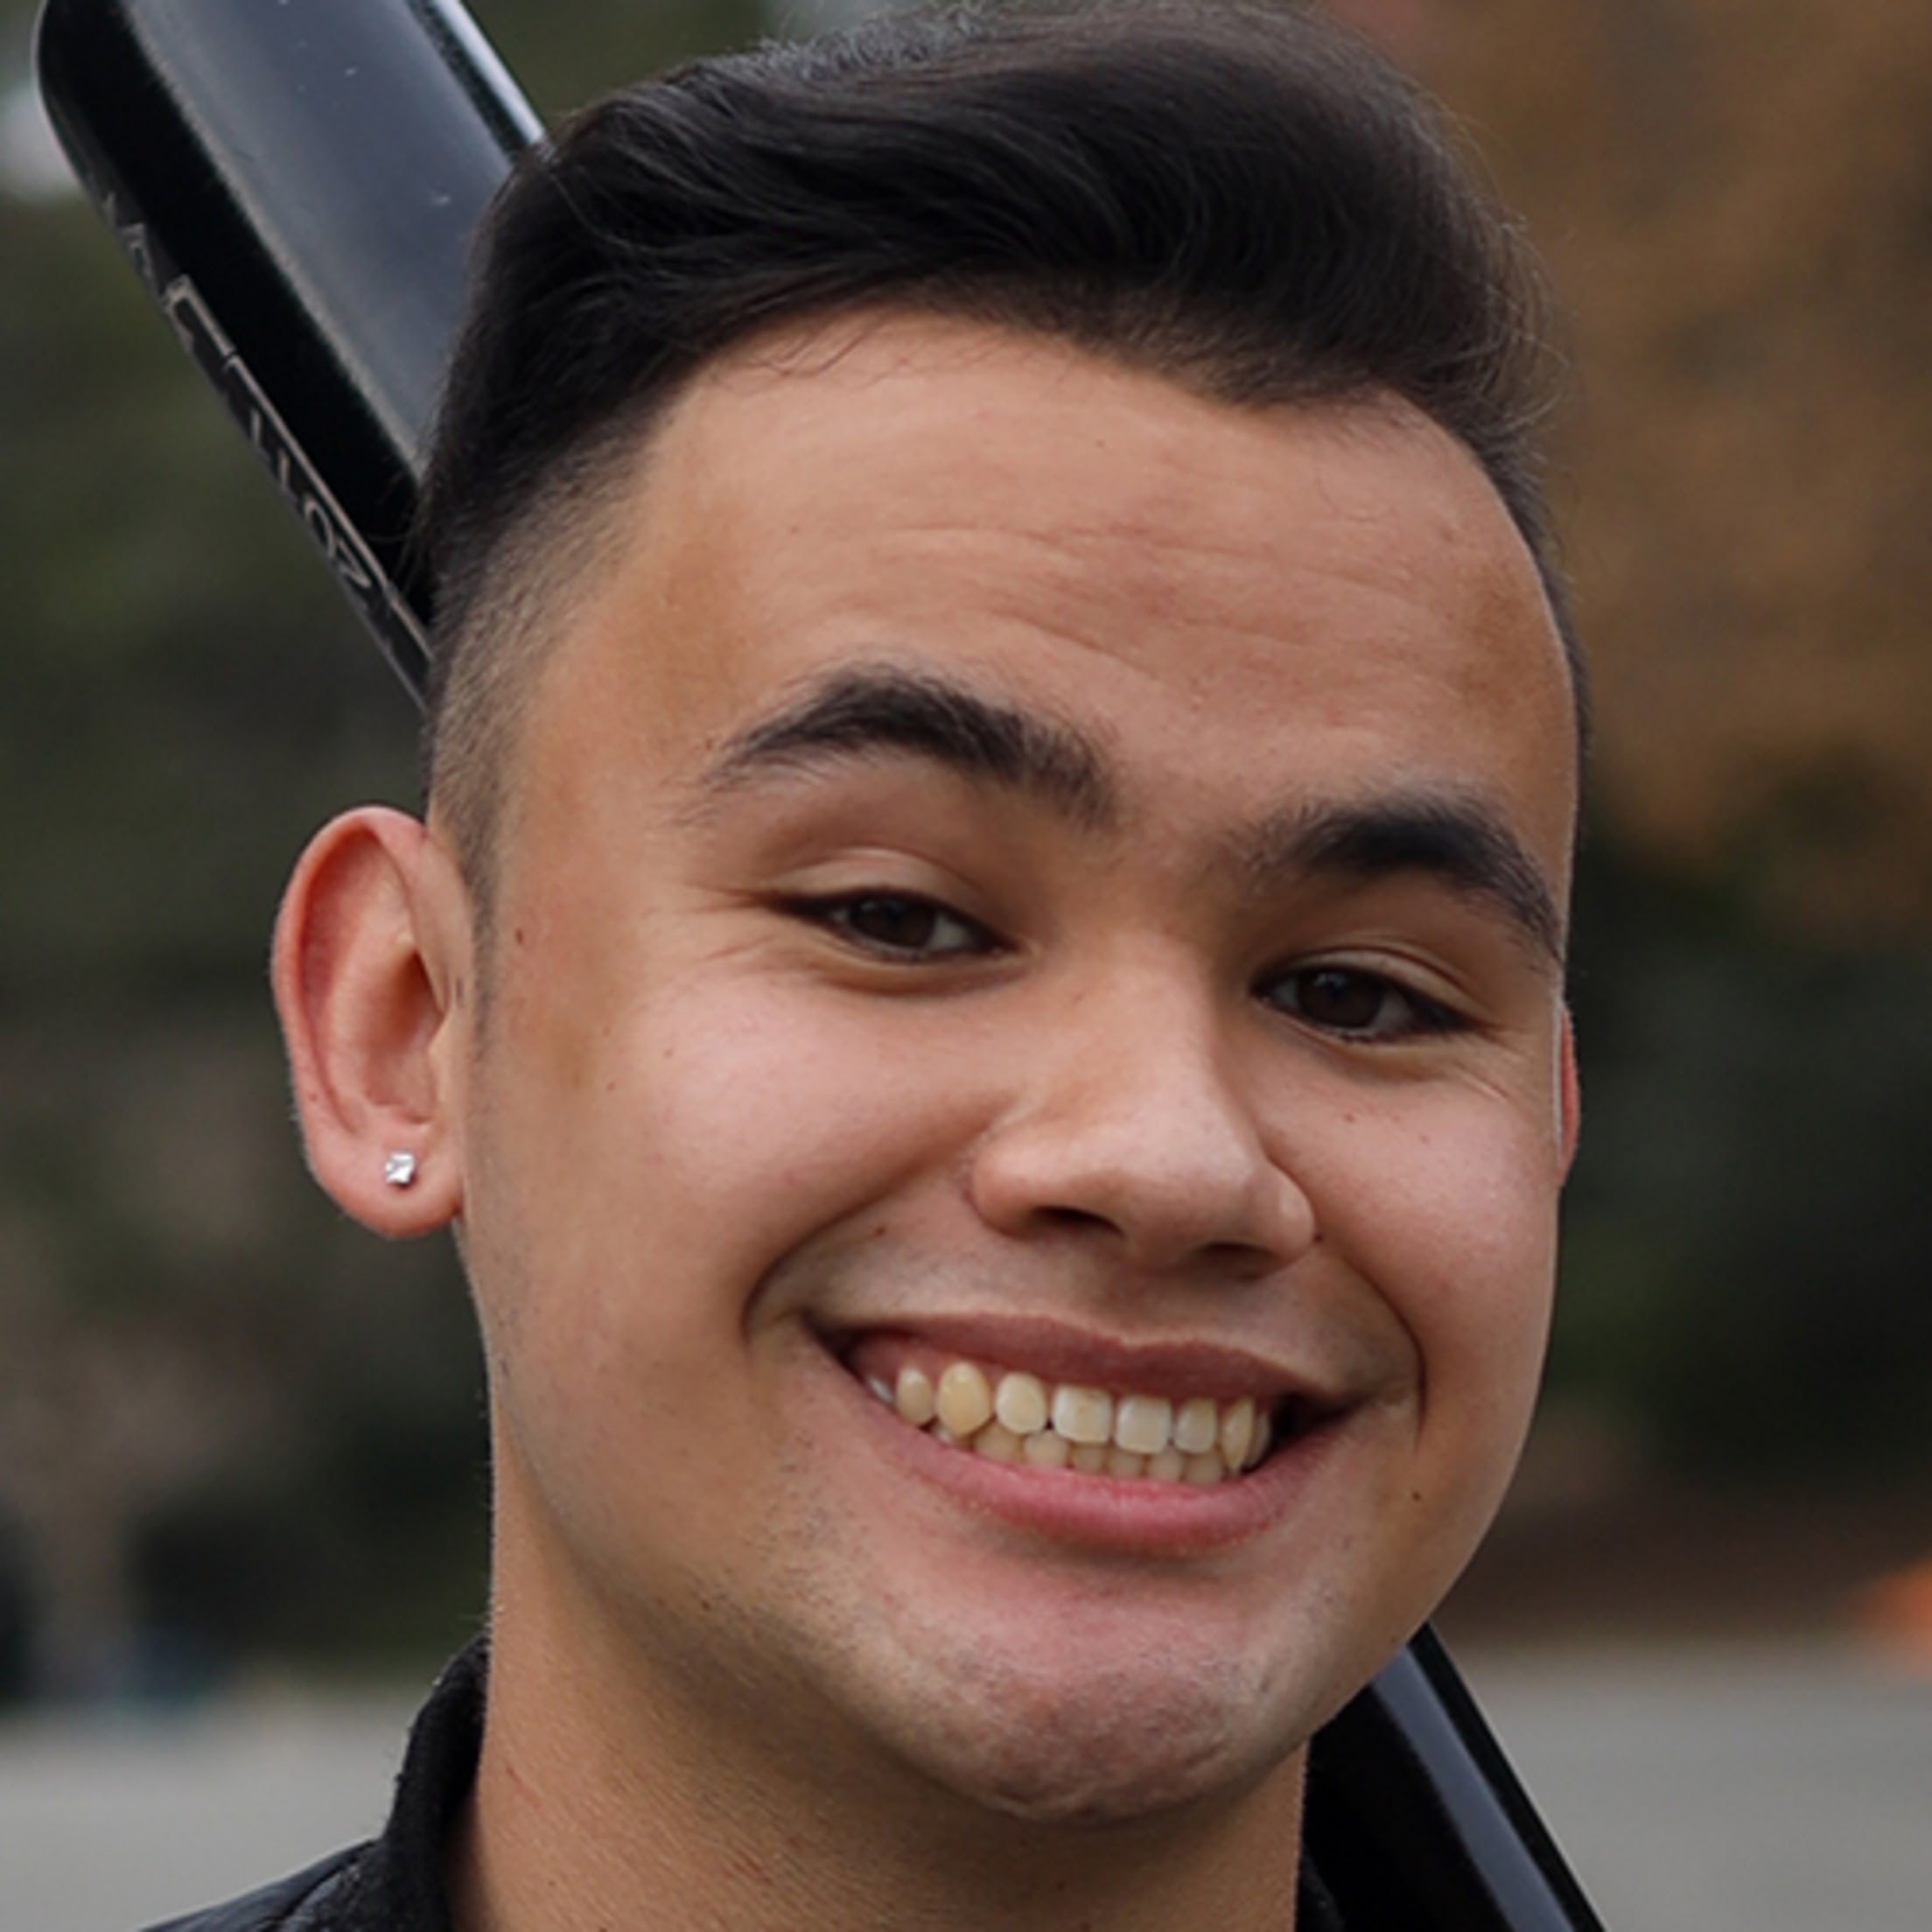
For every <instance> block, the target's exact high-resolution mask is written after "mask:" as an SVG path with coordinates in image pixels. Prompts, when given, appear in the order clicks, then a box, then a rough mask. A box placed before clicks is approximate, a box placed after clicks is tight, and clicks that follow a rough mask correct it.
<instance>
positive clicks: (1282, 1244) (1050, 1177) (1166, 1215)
mask: <svg viewBox="0 0 1932 1932" xmlns="http://www.w3.org/2000/svg"><path fill="white" fill-rule="evenodd" d="M1047 1032H1048V1036H1049V1037H1048V1040H1047V1044H1046V1046H1045V1047H1044V1049H1043V1050H1040V1051H1036V1052H1033V1053H1031V1054H1029V1055H1028V1056H1027V1063H1026V1066H1025V1067H1024V1068H1021V1070H1020V1071H1019V1075H1018V1076H1017V1077H1016V1079H1015V1081H1014V1082H1013V1089H1012V1099H1011V1103H1010V1104H1009V1105H1008V1107H1007V1108H1006V1110H1005V1112H1004V1113H1003V1114H1002V1115H1001V1117H999V1118H998V1121H996V1123H995V1124H994V1125H993V1126H992V1127H991V1129H989V1130H988V1131H987V1132H986V1133H985V1134H984V1135H983V1137H982V1138H981V1139H980V1140H979V1142H978V1143H977V1145H976V1146H975V1148H974V1150H973V1153H972V1157H971V1167H970V1183H969V1185H970V1193H971V1196H972V1201H973V1205H974V1207H975V1208H976V1209H977V1212H978V1214H979V1215H980V1216H981V1218H982V1219H983V1220H984V1221H985V1222H987V1223H988V1224H989V1225H991V1226H992V1227H994V1228H996V1229H998V1230H999V1231H1000V1232H1001V1233H1002V1234H1005V1235H1011V1236H1020V1237H1028V1236H1039V1235H1040V1234H1041V1233H1044V1232H1048V1231H1055V1230H1058V1231H1065V1230H1071V1229H1086V1230H1089V1231H1090V1232H1092V1233H1094V1234H1096V1236H1103V1237H1104V1238H1106V1239H1108V1240H1110V1241H1111V1242H1113V1243H1117V1245H1118V1248H1119V1250H1120V1258H1121V1259H1122V1261H1123V1262H1124V1264H1127V1265H1129V1266H1131V1267H1132V1268H1134V1269H1135V1270H1136V1271H1145V1272H1150V1273H1152V1272H1165V1271H1176V1270H1183V1269H1187V1268H1190V1267H1195V1266H1205V1267H1211V1268H1213V1269H1215V1270H1217V1271H1232V1272H1236V1273H1239V1274H1243V1275H1252V1274H1259V1273H1264V1272H1266V1271H1270V1270H1272V1269H1275V1268H1278V1267H1282V1266H1285V1265H1286V1264H1288V1263H1289V1262H1292V1261H1293V1260H1294V1259H1295V1258H1296V1257H1298V1256H1299V1255H1301V1254H1303V1253H1305V1252H1306V1250H1308V1249H1309V1248H1310V1247H1311V1246H1312V1245H1313V1243H1314V1241H1315V1239H1316V1238H1317V1224H1316V1217H1315V1212H1314V1208H1313V1203H1312V1201H1310V1199H1309V1197H1308V1195H1307V1194H1306V1192H1305V1191H1304V1190H1303V1188H1302V1187H1301V1186H1300V1185H1299V1183H1298V1182H1297V1180H1296V1179H1295V1178H1294V1176H1293V1175H1292V1173H1290V1172H1289V1171H1288V1168H1287V1166H1285V1164H1284V1162H1283V1161H1282V1160H1281V1159H1278V1158H1277V1157H1276V1156H1275V1155H1274V1154H1271V1151H1270V1145H1269V1139H1270V1137H1269V1136H1268V1134H1267V1132H1266V1131H1265V1125H1264V1122H1263V1121H1262V1120H1261V1119H1260V1118H1259V1117H1257V1112H1256V1110H1255V1108H1254V1105H1253V1103H1252V1102H1251V1100H1250V1097H1248V1096H1247V1095H1246V1094H1245V1093H1244V1091H1243V1082H1242V1080H1241V1078H1240V1075H1239V1068H1238V1066H1237V1065H1236V1060H1237V1054H1238V1050H1239V1042H1237V1041H1236V1040H1233V1039H1231V1038H1229V1025H1228V1022H1227V1020H1226V1019H1225V1017H1224V1016H1221V1015H1217V1014H1216V1013H1215V1011H1214V1010H1213V1002H1212V998H1211V997H1210V996H1209V995H1208V993H1207V992H1206V991H1202V990H1198V989H1194V988H1190V987H1187V986H1175V985H1171V984H1162V983H1160V982H1159V980H1158V979H1157V977H1156V976H1153V975H1152V974H1143V975H1140V976H1138V979H1137V980H1136V981H1130V980H1127V979H1125V978H1119V979H1117V980H1115V981H1114V982H1112V983H1110V984H1109V985H1108V986H1107V987H1106V988H1104V989H1102V990H1099V991H1096V992H1095V993H1093V994H1092V995H1090V996H1089V997H1088V998H1082V999H1078V1000H1075V1001H1070V1002H1068V1005H1066V1006H1063V1007H1061V1009H1060V1010H1058V1011H1057V1012H1055V1014H1054V1019H1053V1021H1052V1023H1051V1025H1050V1026H1049V1027H1048V1029H1047Z"/></svg>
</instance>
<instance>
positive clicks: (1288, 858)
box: [1237, 792, 1564, 963]
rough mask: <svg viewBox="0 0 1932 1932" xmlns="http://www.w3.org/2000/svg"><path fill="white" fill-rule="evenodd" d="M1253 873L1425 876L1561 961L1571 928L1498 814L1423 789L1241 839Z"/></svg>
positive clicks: (1277, 822)
mask: <svg viewBox="0 0 1932 1932" xmlns="http://www.w3.org/2000/svg"><path fill="white" fill-rule="evenodd" d="M1237 856H1238V859H1239V862H1240V865H1241V867H1242V869H1243V872H1247V873H1248V874H1249V875H1250V877H1253V878H1257V879H1276V878H1279V877H1281V876H1283V875H1301V876H1306V875H1309V874H1315V875H1318V876H1319V875H1320V874H1323V873H1327V874H1330V875H1339V876H1341V877H1343V878H1348V879H1363V880H1372V879H1392V878H1396V877H1397V876H1399V875H1401V874H1403V873H1405V872H1420V873H1424V874H1425V875H1428V876H1432V877H1433V878H1437V879H1441V880H1443V881H1444V882H1445V883H1446V885H1448V886H1450V887H1451V888H1452V889H1453V890H1454V891H1456V892H1458V893H1462V894H1464V895H1466V896H1467V897H1468V898H1471V899H1476V900H1486V901H1488V903H1489V904H1490V905H1492V906H1494V907H1496V908H1497V909H1498V910H1500V911H1501V912H1502V914H1504V915H1505V916H1506V917H1507V918H1508V919H1509V922H1510V923H1511V924H1512V925H1514V926H1515V927H1516V928H1517V929H1518V930H1519V931H1520V932H1521V933H1522V935H1523V937H1524V938H1525V939H1527V940H1528V941H1530V943H1531V944H1532V945H1534V946H1535V947H1536V949H1537V950H1538V951H1539V952H1543V953H1545V954H1547V955H1548V956H1550V957H1551V959H1553V960H1556V961H1558V963H1560V962H1561V960H1562V958H1563V952H1564V922H1563V918H1562V915H1561V914H1559V913H1558V909H1557V898H1556V894H1555V893H1554V892H1553V891H1552V890H1551V885H1550V882H1549V880H1548V879H1545V877H1544V873H1543V870H1542V868H1541V867H1540V866H1539V865H1537V862H1536V860H1535V859H1534V858H1531V857H1530V853H1529V851H1527V850H1526V849H1525V847H1524V846H1523V843H1522V841H1521V840H1520V839H1518V838H1517V837H1516V834H1515V833H1514V832H1513V831H1511V830H1509V826H1508V825H1507V824H1506V823H1504V822H1503V821H1502V818H1500V817H1499V816H1497V814H1496V813H1495V810H1494V809H1493V808H1491V807H1490V806H1488V805H1487V804H1485V803H1484V802H1481V800H1477V799H1470V798H1463V797H1459V796H1456V795H1442V794H1439V793H1431V792H1424V793H1419V794H1417V795H1410V796H1401V795H1398V796H1395V797H1383V798H1377V799H1374V800H1371V801H1369V802H1366V803H1363V804H1360V805H1349V804H1323V805H1317V806H1313V807H1301V808H1298V809H1292V810H1290V811H1287V812H1285V813H1283V814H1281V815H1280V816H1278V817H1276V818H1273V819H1271V820H1269V821H1267V822H1266V823H1264V824H1263V825H1262V826H1260V827H1259V828H1257V830H1254V831H1252V832H1250V833H1249V834H1247V835H1246V836H1245V837H1243V839H1242V840H1241V842H1240V847H1239V851H1238V854H1237Z"/></svg>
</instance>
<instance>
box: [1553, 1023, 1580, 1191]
mask: <svg viewBox="0 0 1932 1932" xmlns="http://www.w3.org/2000/svg"><path fill="white" fill-rule="evenodd" d="M1582 1131H1583V1091H1582V1089H1581V1088H1580V1086H1579V1084H1578V1081H1577V1031H1576V1026H1575V1025H1574V1023H1573V1022H1572V1019H1571V1018H1570V1009H1569V1008H1568V1007H1567V1006H1566V1007H1565V1008H1564V1010H1563V1020H1562V1027H1561V1030H1560V1033H1559V1035H1558V1041H1557V1133H1558V1145H1559V1147H1560V1149H1561V1152H1562V1161H1563V1173H1564V1174H1565V1176H1567V1175H1568V1173H1569V1172H1570V1166H1571V1163H1572V1161H1574V1160H1575V1159H1576V1158H1577V1137H1578V1135H1579V1134H1580V1133H1581V1132H1582Z"/></svg>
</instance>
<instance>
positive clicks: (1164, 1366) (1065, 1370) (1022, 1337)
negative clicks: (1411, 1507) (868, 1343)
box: [819, 1314, 1348, 1409]
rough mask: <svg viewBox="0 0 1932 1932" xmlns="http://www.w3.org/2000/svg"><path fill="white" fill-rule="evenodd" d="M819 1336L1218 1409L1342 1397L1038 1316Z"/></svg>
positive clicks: (1258, 1361)
mask: <svg viewBox="0 0 1932 1932" xmlns="http://www.w3.org/2000/svg"><path fill="white" fill-rule="evenodd" d="M819 1332H820V1334H822V1336H823V1339H824V1341H826V1343H827V1345H828V1346H829V1347H830V1348H831V1349H832V1350H833V1351H834V1352H835V1353H836V1354H839V1355H845V1354H847V1353H849V1352H850V1351H851V1349H852V1348H856V1347H857V1345H858V1343H859V1342H860V1341H862V1340H865V1339H867V1338H869V1337H872V1336H884V1335H894V1336H903V1337H904V1338H905V1339H906V1340H907V1341H916V1342H919V1343H921V1344H922V1345H924V1346H926V1347H928V1348H936V1349H939V1350H941V1351H942V1352H943V1353H945V1354H947V1355H953V1356H956V1357H957V1358H959V1359H961V1360H964V1361H970V1362H980V1363H983V1364H986V1365H989V1366H994V1367H998V1368H1000V1369H1024V1370H1026V1371H1028V1372H1029V1373H1031V1374H1033V1375H1036V1376H1040V1377H1041V1378H1042V1379H1043V1380H1045V1381H1049V1382H1061V1383H1080V1384H1083V1385H1086V1386H1089V1387H1093V1388H1099V1389H1111V1390H1117V1391H1122V1392H1127V1391H1132V1390H1145V1391H1146V1392H1148V1393H1150V1394H1158V1395H1165V1396H1177V1397H1188V1396H1211V1397H1214V1398H1215V1400H1217V1401H1222V1402H1231V1401H1236V1400H1238V1399H1239V1398H1240V1397H1243V1396H1251V1397H1254V1398H1255V1399H1256V1400H1257V1401H1258V1402H1267V1403H1271V1402H1277V1401H1279V1400H1281V1399H1282V1398H1284V1397H1294V1398H1297V1399H1299V1400H1301V1401H1305V1402H1309V1403H1312V1404H1316V1405H1317V1406H1319V1407H1321V1408H1324V1409H1328V1408H1340V1407H1341V1406H1342V1405H1343V1404H1344V1403H1345V1402H1346V1400H1347V1399H1348V1398H1347V1397H1346V1396H1345V1395H1344V1394H1343V1393H1342V1391H1341V1390H1340V1389H1339V1388H1338V1387H1336V1386H1334V1384H1332V1383H1329V1382H1328V1381H1327V1379H1326V1378H1324V1377H1322V1376H1319V1375H1315V1374H1312V1373H1310V1372H1309V1371H1308V1370H1307V1369H1303V1368H1298V1367H1293V1366H1291V1365H1289V1364H1287V1363H1285V1362H1279V1361H1276V1360H1272V1359H1271V1358H1270V1357H1268V1356H1266V1355H1259V1354H1257V1353H1254V1352H1252V1351H1250V1350H1249V1349H1246V1348H1240V1347H1236V1346H1230V1345H1229V1344H1228V1343H1226V1342H1221V1341H1208V1340H1206V1339H1203V1338H1199V1337H1190V1336H1169V1337H1150V1338H1146V1339H1139V1340H1126V1339H1123V1338H1122V1337H1120V1336H1118V1335H1109V1334H1099V1333H1096V1332H1095V1331H1093V1330H1090V1329H1087V1328H1080V1327H1070V1326H1068V1325H1067V1324H1065V1323H1062V1322H1059V1321H1055V1320H1052V1319H1051V1318H1049V1317H1044V1316H1027V1315H970V1314H951V1315H946V1314H935V1315H932V1316H921V1317H911V1316H905V1315H901V1316H897V1317H893V1318H887V1319H886V1320H880V1321H879V1322H877V1323H868V1322H863V1321H859V1322H842V1323H839V1324H838V1325H837V1326H836V1327H831V1326H827V1327H823V1328H821V1329H820V1331H819Z"/></svg>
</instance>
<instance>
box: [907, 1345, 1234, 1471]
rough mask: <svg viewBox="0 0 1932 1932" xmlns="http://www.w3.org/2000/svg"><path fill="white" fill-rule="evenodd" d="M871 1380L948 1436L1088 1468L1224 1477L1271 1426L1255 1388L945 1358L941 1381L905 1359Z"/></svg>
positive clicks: (913, 1418)
mask: <svg viewBox="0 0 1932 1932" xmlns="http://www.w3.org/2000/svg"><path fill="white" fill-rule="evenodd" d="M873 1387H874V1388H875V1389H876V1390H877V1391H878V1393H879V1397H880V1398H881V1399H882V1400H885V1401H889V1402H890V1403H891V1404H893V1407H894V1408H895V1409H897V1410H898V1411H899V1413H900V1416H901V1417H902V1418H904V1420H906V1421H907V1422H908V1423H910V1424H911V1425H913V1427H914V1428H915V1429H930V1430H932V1431H933V1432H934V1433H935V1435H938V1436H940V1437H941V1438H942V1439H943V1440H947V1441H950V1442H954V1443H957V1444H960V1445H962V1446H970V1447H971V1448H973V1449H974V1450H976V1451H977V1453H979V1454H981V1455H983V1456H990V1457H992V1458H994V1459H995V1460H1000V1461H1006V1462H1019V1461H1025V1462H1029V1463H1032V1464H1033V1465H1035V1466H1036V1467H1042V1468H1056V1469H1065V1468H1072V1469H1076V1470H1080V1471H1082V1472H1084V1473H1086V1474H1091V1475H1101V1474H1106V1475H1112V1476H1126V1477H1142V1478H1148V1479H1151V1480H1153V1481H1168V1482H1183V1481H1185V1482H1195V1483H1212V1482H1219V1481H1222V1480H1223V1478H1225V1477H1227V1476H1229V1475H1238V1474H1240V1473H1241V1472H1242V1471H1243V1470H1244V1469H1251V1468H1253V1467H1254V1466H1255V1465H1256V1464H1257V1463H1258V1462H1259V1461H1260V1460H1261V1459H1262V1458H1263V1457H1264V1455H1266V1454H1267V1453H1268V1444H1269V1438H1270V1434H1271V1431H1270V1428H1269V1423H1268V1418H1267V1417H1266V1416H1265V1415H1264V1414H1263V1413H1262V1412H1261V1411H1259V1410H1257V1407H1256V1405H1255V1401H1254V1398H1253V1397H1251V1396H1243V1397H1239V1398H1238V1399H1237V1400H1236V1401H1233V1402H1229V1403H1220V1402H1216V1401H1215V1398H1214V1397H1212V1396H1191V1397H1187V1399H1186V1400H1184V1401H1181V1402H1174V1401H1173V1400H1172V1399H1170V1398H1169V1397H1166V1396H1149V1395H1139V1394H1132V1393H1130V1394H1126V1395H1120V1396H1116V1395H1114V1394H1112V1393H1111V1392H1110V1391H1109V1390H1105V1389H1096V1388H1089V1387H1088V1386H1086V1385H1085V1384H1083V1383H1073V1382H1062V1383H1047V1382H1044V1381H1042V1380H1041V1379H1040V1376H1034V1375H1029V1374H1028V1373H1027V1372H1026V1370H1025V1369H1010V1370H1008V1371H1007V1372H1005V1374H1002V1375H1000V1376H998V1380H997V1381H996V1380H995V1379H994V1377H993V1376H991V1375H989V1374H988V1372H987V1371H986V1370H985V1369H982V1368H981V1367H980V1365H979V1364H978V1363H977V1362H949V1363H948V1364H947V1366H946V1367H945V1368H944V1369H942V1371H941V1372H940V1375H939V1378H938V1380H937V1381H936V1382H935V1380H934V1379H933V1377H932V1376H929V1375H928V1373H927V1372H926V1370H925V1369H921V1368H918V1367H916V1366H914V1365H913V1364H910V1363H908V1364H907V1366H906V1367H904V1368H902V1369H900V1371H899V1376H898V1379H897V1381H896V1382H895V1383H894V1384H893V1386H892V1387H891V1388H890V1389H888V1388H887V1387H886V1385H885V1384H884V1383H874V1384H873Z"/></svg>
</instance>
